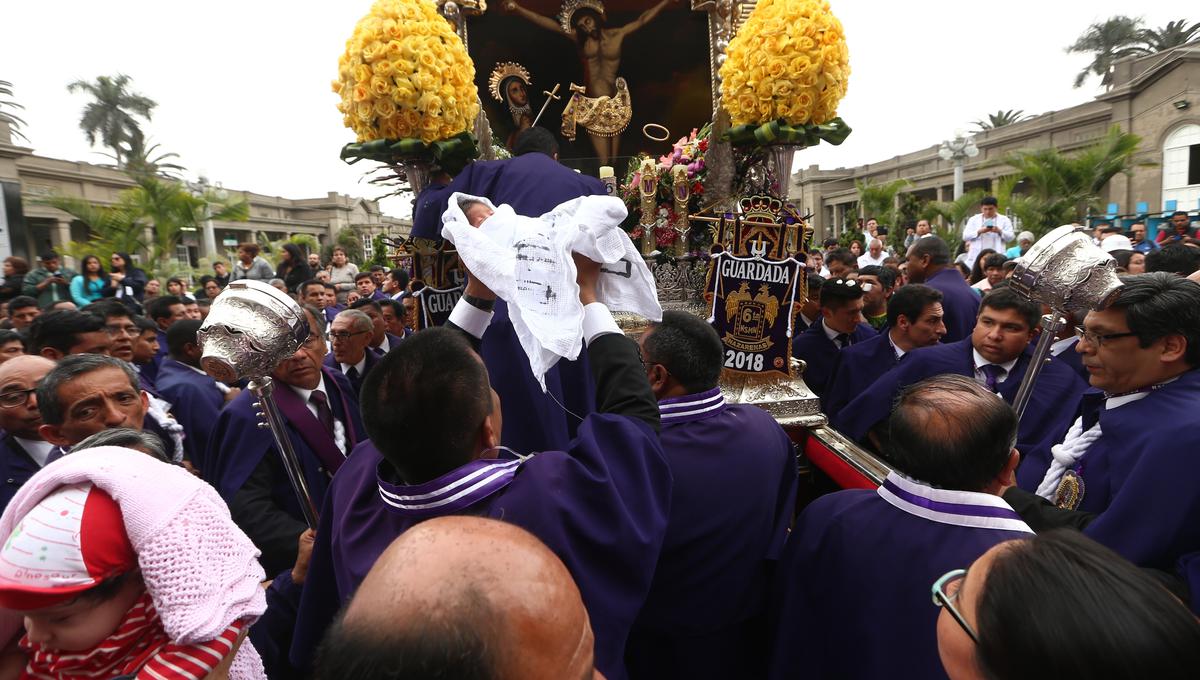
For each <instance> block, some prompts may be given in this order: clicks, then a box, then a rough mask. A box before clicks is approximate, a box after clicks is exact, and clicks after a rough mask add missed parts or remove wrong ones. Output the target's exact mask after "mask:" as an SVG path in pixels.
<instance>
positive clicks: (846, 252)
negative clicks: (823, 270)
mask: <svg viewBox="0 0 1200 680" xmlns="http://www.w3.org/2000/svg"><path fill="white" fill-rule="evenodd" d="M831 262H837V263H839V264H844V265H846V266H848V267H851V268H854V269H858V258H857V257H854V253H852V252H850V249H849V248H834V249H833V250H831V251H829V252H828V253H825V266H826V267H828V266H829V264H830V263H831Z"/></svg>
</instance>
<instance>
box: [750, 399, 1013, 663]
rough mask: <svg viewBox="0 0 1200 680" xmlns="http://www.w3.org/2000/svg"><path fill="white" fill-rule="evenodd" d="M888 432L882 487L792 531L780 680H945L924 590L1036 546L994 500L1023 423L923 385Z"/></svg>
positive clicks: (777, 652) (779, 592)
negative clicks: (1020, 541)
mask: <svg viewBox="0 0 1200 680" xmlns="http://www.w3.org/2000/svg"><path fill="white" fill-rule="evenodd" d="M888 428H889V430H890V431H891V439H890V440H889V442H888V457H889V458H890V459H891V460H893V461H894V462H895V463H896V470H894V471H893V472H891V473H890V474H889V475H888V477H887V479H886V480H885V482H884V483H883V485H882V486H880V487H879V488H878V489H876V490H874V491H867V490H857V489H856V490H848V491H839V492H836V493H832V494H829V495H827V496H822V497H821V498H818V499H817V500H816V501H814V502H813V503H812V504H811V505H809V506H808V507H807V508H806V509H805V510H804V512H803V513H801V515H800V518H799V519H798V520H797V521H796V528H795V530H794V531H793V532H792V536H791V538H790V539H789V540H788V544H787V547H786V548H785V550H784V556H783V560H782V561H781V563H780V566H779V570H778V573H777V578H776V579H775V589H774V591H773V592H772V593H771V598H770V601H771V602H772V604H773V607H774V608H773V612H772V614H773V616H772V621H773V623H774V624H775V628H774V638H773V649H772V651H771V655H770V674H769V675H768V677H770V678H772V679H784V678H833V677H836V678H863V679H864V680H866V679H874V678H923V679H925V678H945V677H946V674H945V672H944V671H943V670H942V664H941V660H940V659H939V657H938V646H937V632H936V630H937V618H938V614H939V613H940V610H939V609H938V607H935V606H934V605H933V603H932V602H931V601H930V586H931V585H932V584H933V582H934V581H935V580H937V578H938V577H939V576H941V575H942V574H944V573H946V572H947V571H949V570H951V569H956V568H959V567H960V566H961V565H964V564H970V563H971V562H973V561H974V560H975V558H977V557H979V556H980V555H982V554H983V553H985V552H987V550H988V549H989V548H991V547H992V546H994V545H996V544H997V543H1001V542H1003V541H1007V540H1011V539H1015V538H1024V537H1028V536H1030V535H1032V533H1033V532H1032V531H1031V530H1030V529H1029V527H1028V526H1026V524H1025V522H1023V521H1022V520H1021V518H1020V517H1019V516H1018V515H1017V513H1016V512H1015V511H1014V510H1013V509H1012V508H1010V507H1009V506H1008V504H1006V503H1005V502H1004V501H1003V499H1001V498H1000V496H999V493H1000V492H1001V491H1002V490H1003V489H1004V488H1006V487H1008V486H1009V485H1011V484H1012V483H1013V472H1014V471H1015V470H1016V467H1017V463H1018V461H1019V460H1020V456H1019V455H1018V453H1017V451H1016V449H1014V448H1013V445H1014V443H1015V442H1016V435H1017V419H1016V414H1015V413H1014V412H1013V410H1012V408H1011V407H1010V406H1009V405H1008V404H1006V403H1004V402H1003V401H1001V400H999V399H996V398H995V396H994V395H993V394H992V393H991V392H990V391H989V390H988V389H986V388H985V387H983V386H981V385H979V384H977V383H976V382H975V381H974V380H972V379H971V378H968V377H965V376H958V375H941V376H936V377H933V378H929V379H927V380H924V381H922V382H919V383H917V384H916V385H912V386H910V387H908V388H906V389H905V390H904V391H903V392H901V394H900V398H899V401H898V402H897V405H896V408H895V410H894V411H893V412H892V414H891V417H890V418H889V420H888Z"/></svg>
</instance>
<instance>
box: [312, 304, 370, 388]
mask: <svg viewBox="0 0 1200 680" xmlns="http://www.w3.org/2000/svg"><path fill="white" fill-rule="evenodd" d="M374 331H375V322H374V321H372V320H371V317H369V316H367V315H366V314H365V313H363V312H360V311H358V310H357V309H347V310H345V311H343V312H339V313H338V315H337V316H336V317H334V319H333V324H332V325H331V326H330V328H329V340H330V342H331V343H332V344H333V351H332V352H330V353H329V354H327V355H325V362H324V363H325V367H326V368H329V369H332V370H335V371H340V372H341V373H342V374H343V375H345V376H346V380H348V381H350V388H351V389H352V390H354V394H358V393H359V392H360V391H361V390H362V382H363V379H364V378H366V377H367V373H370V372H371V369H373V368H375V364H377V363H379V358H378V357H377V356H376V355H375V353H374V352H371V351H368V350H367V345H368V344H370V342H371V334H372V333H373V332H374Z"/></svg>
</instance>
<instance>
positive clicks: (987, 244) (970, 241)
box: [962, 213, 1013, 267]
mask: <svg viewBox="0 0 1200 680" xmlns="http://www.w3.org/2000/svg"><path fill="white" fill-rule="evenodd" d="M988 219H989V220H992V223H993V224H994V225H995V226H997V227H999V228H1000V233H999V234H997V233H995V232H991V231H989V232H987V233H984V234H980V233H979V230H980V229H982V228H983V213H980V214H978V215H973V216H972V217H971V219H969V220H967V226H965V227H963V234H962V238H963V240H964V241H966V242H967V245H968V246H969V248H968V249H967V258H966V259H965V260H964V262H965V263H966V265H967V266H968V267H974V266H975V260H977V259H978V258H979V253H980V252H982V251H984V250H986V249H988V248H991V249H992V250H994V251H996V252H997V253H1003V252H1004V251H1006V250H1008V243H1009V242H1010V241H1012V240H1013V224H1012V220H1010V219H1008V218H1007V217H1005V216H1004V215H1001V214H998V213H997V215H996V216H995V217H989V218H988Z"/></svg>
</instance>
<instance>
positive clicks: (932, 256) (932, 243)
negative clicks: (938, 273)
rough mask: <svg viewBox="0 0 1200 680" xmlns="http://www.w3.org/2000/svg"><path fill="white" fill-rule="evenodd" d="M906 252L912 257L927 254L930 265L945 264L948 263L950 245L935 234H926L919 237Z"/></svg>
mask: <svg viewBox="0 0 1200 680" xmlns="http://www.w3.org/2000/svg"><path fill="white" fill-rule="evenodd" d="M908 252H909V254H910V255H912V256H913V257H918V258H920V257H925V256H929V264H930V266H935V267H936V266H938V265H941V266H945V265H948V264H950V258H951V255H950V246H948V245H946V242H945V241H943V240H942V239H940V238H938V237H937V236H926V237H925V238H919V239H917V240H916V242H915V243H913V244H912V246H911V247H910V248H909V249H908Z"/></svg>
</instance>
